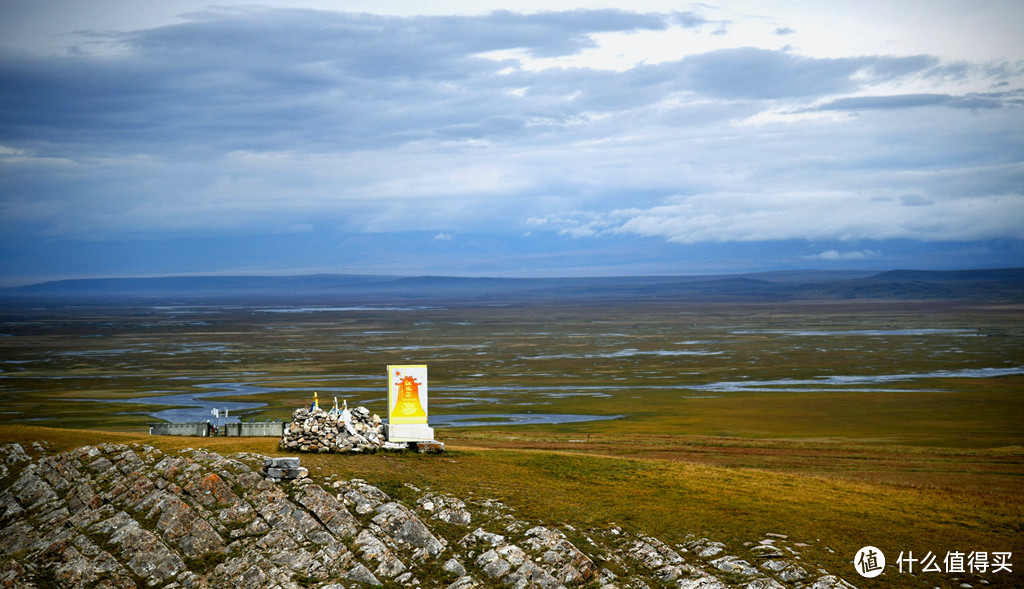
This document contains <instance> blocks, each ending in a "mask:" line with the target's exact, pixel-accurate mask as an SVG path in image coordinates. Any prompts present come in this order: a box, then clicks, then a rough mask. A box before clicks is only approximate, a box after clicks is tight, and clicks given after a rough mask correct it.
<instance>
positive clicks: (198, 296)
mask: <svg viewBox="0 0 1024 589" xmlns="http://www.w3.org/2000/svg"><path fill="white" fill-rule="evenodd" d="M0 299H3V300H6V301H18V300H34V301H41V300H55V301H67V300H69V299H70V300H88V301H90V302H97V301H102V300H110V301H115V302H116V301H122V300H126V299H144V300H148V301H176V302H183V301H210V300H226V299H244V300H248V301H267V302H269V301H299V300H301V301H318V302H335V303H337V302H344V303H349V304H373V303H381V302H389V303H410V304H411V303H422V304H427V303H440V302H448V303H466V304H472V303H495V302H517V303H528V302H553V301H570V302H571V301H595V302H600V301H612V300H648V301H673V300H678V301H691V300H692V301H716V300H722V301H784V300H846V299H890V300H974V301H1015V302H1021V301H1024V268H1009V269H993V270H960V271H934V272H933V271H920V270H892V271H887V272H881V273H877V274H867V273H864V272H845V273H844V272H834V271H830V272H811V271H801V272H779V273H770V272H769V273H754V274H745V275H743V274H740V275H725V276H722V275H717V276H715V275H712V276H623V277H595V278H486V277H484V278H474V277H454V276H374V275H344V274H318V275H305V276H173V277H159V278H103V279H77V280H58V281H51V282H43V283H40V284H32V285H27V286H20V287H14V288H5V289H0Z"/></svg>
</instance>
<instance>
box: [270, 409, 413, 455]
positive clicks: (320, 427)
mask: <svg viewBox="0 0 1024 589" xmlns="http://www.w3.org/2000/svg"><path fill="white" fill-rule="evenodd" d="M280 447H281V449H282V450H291V451H297V452H320V453H326V452H367V451H374V450H379V449H382V448H383V449H390V450H400V449H405V448H406V447H407V444H392V443H389V442H388V441H387V439H386V437H385V435H384V424H383V423H382V422H381V419H380V417H379V416H377V415H376V414H373V415H371V414H370V410H369V409H367V408H366V407H356V408H355V409H351V410H349V409H345V410H344V411H324V410H323V409H312V410H311V409H307V408H301V409H296V410H295V412H294V413H292V421H291V423H290V424H288V427H286V428H285V430H284V436H282V438H281V443H280Z"/></svg>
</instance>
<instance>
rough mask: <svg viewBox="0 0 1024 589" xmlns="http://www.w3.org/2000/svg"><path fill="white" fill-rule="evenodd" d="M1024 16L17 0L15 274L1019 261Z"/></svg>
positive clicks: (690, 269)
mask: <svg viewBox="0 0 1024 589" xmlns="http://www.w3.org/2000/svg"><path fill="white" fill-rule="evenodd" d="M1021 31H1024V4H1021V3H1020V2H1019V1H1018V0H983V1H977V0H964V1H960V0H956V1H952V0H923V1H916V0H914V1H901V0H884V1H872V0H866V1H861V2H830V1H821V0H817V1H803V0H789V1H774V2H772V1H769V2H763V1H757V2H754V1H749V2H748V1H732V2H723V3H692V4H689V3H684V2H665V1H658V0H648V1H642V0H641V1H630V2H624V1H617V0H609V1H606V2H601V3H597V2H589V3H585V2H572V1H565V2H563V1H560V0H546V1H544V2H517V3H513V2H493V1H486V0H485V1H472V2H469V1H466V2H422V1H416V2H406V1H381V0H374V1H368V0H367V1H355V0H353V1H344V0H341V1H329V2H328V1H317V0H289V1H284V0H281V1H268V2H262V3H261V2H258V0H257V2H253V1H245V2H235V1H234V0H213V1H197V0H184V1H176V2H160V3H152V2H141V1H138V0H132V1H129V0H93V1H90V2H80V1H79V0H3V1H2V2H0V286H12V285H19V284H27V283H33V282H41V281H45V280H53V279H62V278H87V277H110V276H156V275H180V274H281V273H366V274H400V275H424V274H443V275H464V276H591V275H592V276H598V275H602V276H608V275H668V274H721V273H735V272H751V271H771V270H798V269H822V270H844V269H848V270H865V269H877V270H887V269H893V268H917V269H955V268H992V267H1021V266H1024V35H1021V34H1020V32H1021Z"/></svg>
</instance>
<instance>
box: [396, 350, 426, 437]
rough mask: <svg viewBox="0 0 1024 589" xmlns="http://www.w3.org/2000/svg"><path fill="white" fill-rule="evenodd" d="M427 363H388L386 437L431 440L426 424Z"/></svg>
mask: <svg viewBox="0 0 1024 589" xmlns="http://www.w3.org/2000/svg"><path fill="white" fill-rule="evenodd" d="M427 398H428V395H427V366H426V364H403V365H394V364H392V365H390V366H388V428H387V431H388V439H389V440H399V441H401V440H409V441H414V440H433V439H434V430H433V429H432V428H430V427H427Z"/></svg>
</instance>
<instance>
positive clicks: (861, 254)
mask: <svg viewBox="0 0 1024 589" xmlns="http://www.w3.org/2000/svg"><path fill="white" fill-rule="evenodd" d="M880 255H881V254H879V253H878V252H876V251H871V250H857V251H849V252H840V251H838V250H825V251H823V252H821V253H820V254H814V255H810V256H801V257H802V258H804V259H805V260H828V261H839V260H867V259H871V258H878V257H879V256H880Z"/></svg>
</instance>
